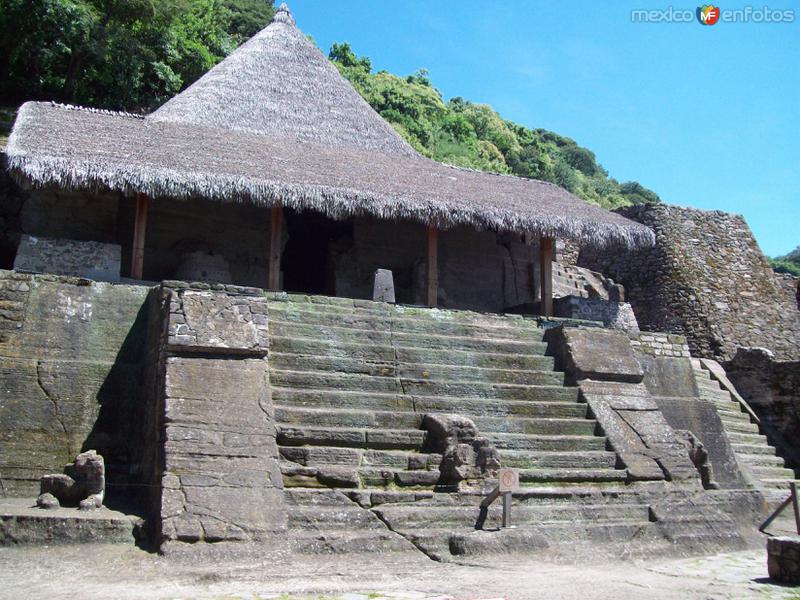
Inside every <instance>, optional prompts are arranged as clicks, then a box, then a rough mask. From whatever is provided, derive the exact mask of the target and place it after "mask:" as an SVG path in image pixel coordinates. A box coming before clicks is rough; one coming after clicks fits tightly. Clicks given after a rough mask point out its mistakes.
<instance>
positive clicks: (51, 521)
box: [0, 497, 144, 547]
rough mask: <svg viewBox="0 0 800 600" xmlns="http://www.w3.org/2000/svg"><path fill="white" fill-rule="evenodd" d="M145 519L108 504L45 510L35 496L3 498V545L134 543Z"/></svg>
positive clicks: (0, 536) (0, 502) (0, 501)
mask: <svg viewBox="0 0 800 600" xmlns="http://www.w3.org/2000/svg"><path fill="white" fill-rule="evenodd" d="M143 525H144V521H143V520H142V519H141V518H140V517H137V516H133V515H127V514H124V513H121V512H118V511H114V510H111V509H109V508H107V507H105V506H103V507H101V508H98V509H97V510H92V511H79V510H78V509H76V508H70V507H60V508H55V509H51V510H42V509H40V508H37V507H36V506H35V501H34V500H31V498H12V497H4V498H0V547H2V546H21V545H48V546H51V545H65V544H97V543H110V544H130V545H131V546H133V544H134V543H135V541H136V538H137V537H138V535H139V533H140V531H141V528H142V526H143Z"/></svg>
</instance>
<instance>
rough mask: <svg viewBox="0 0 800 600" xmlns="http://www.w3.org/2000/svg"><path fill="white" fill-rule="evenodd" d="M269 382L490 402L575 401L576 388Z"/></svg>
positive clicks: (336, 378) (280, 374)
mask: <svg viewBox="0 0 800 600" xmlns="http://www.w3.org/2000/svg"><path fill="white" fill-rule="evenodd" d="M270 383H271V384H272V385H273V386H275V387H283V388H301V389H302V390H304V391H311V390H333V391H345V392H347V391H354V392H377V393H382V394H400V393H404V394H411V395H418V396H455V397H461V398H489V399H492V400H495V399H496V400H531V401H537V400H538V401H553V400H555V401H558V400H561V401H575V400H577V398H578V389H577V388H567V387H563V386H562V385H560V384H558V383H556V384H553V385H519V384H507V383H483V382H479V381H472V382H461V381H425V380H413V379H405V378H398V377H372V376H369V375H349V374H344V373H328V372H314V371H283V370H272V371H271V372H270Z"/></svg>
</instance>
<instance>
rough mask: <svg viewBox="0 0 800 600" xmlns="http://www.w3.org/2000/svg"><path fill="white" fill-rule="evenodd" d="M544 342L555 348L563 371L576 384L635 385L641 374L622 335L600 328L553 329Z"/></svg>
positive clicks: (639, 367) (628, 341)
mask: <svg viewBox="0 0 800 600" xmlns="http://www.w3.org/2000/svg"><path fill="white" fill-rule="evenodd" d="M545 340H546V341H548V342H550V343H551V344H552V345H553V346H555V350H556V354H557V356H559V357H560V359H561V361H562V363H563V367H564V370H565V371H566V372H567V373H569V374H571V375H572V376H573V377H574V378H575V379H576V380H578V381H580V380H581V379H592V380H595V381H622V382H628V383H638V382H640V381H642V378H643V377H644V371H643V370H642V366H641V365H640V364H639V361H638V360H637V359H636V356H635V355H634V353H633V350H632V348H631V345H630V340H629V338H628V336H627V335H625V334H624V333H622V332H621V331H615V330H610V329H599V328H571V327H555V328H552V329H548V330H547V332H546V333H545Z"/></svg>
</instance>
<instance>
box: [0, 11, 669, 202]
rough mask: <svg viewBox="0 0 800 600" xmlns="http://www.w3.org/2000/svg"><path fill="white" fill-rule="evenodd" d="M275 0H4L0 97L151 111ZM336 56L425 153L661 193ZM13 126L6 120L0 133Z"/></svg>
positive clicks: (597, 190)
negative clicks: (619, 180)
mask: <svg viewBox="0 0 800 600" xmlns="http://www.w3.org/2000/svg"><path fill="white" fill-rule="evenodd" d="M273 13H274V8H273V7H272V5H271V3H270V2H268V0H0V104H5V105H12V104H15V105H16V104H20V103H22V102H24V101H26V100H32V99H34V100H57V101H61V102H67V103H72V104H80V105H84V106H94V107H98V108H108V109H121V110H128V111H133V112H147V111H149V110H152V109H153V108H155V107H157V106H160V105H161V104H163V103H164V102H165V101H166V100H167V99H169V98H170V97H172V96H173V95H174V94H176V93H177V92H179V91H180V90H182V89H184V88H185V87H186V86H187V85H189V84H191V83H192V82H193V81H195V80H196V79H197V78H198V77H200V76H201V75H202V74H203V73H205V72H206V71H207V70H208V69H210V68H211V67H212V66H214V65H215V64H216V63H217V62H219V61H220V60H222V58H224V57H225V56H226V55H227V54H229V53H230V52H231V51H232V50H233V49H234V48H236V46H238V45H239V44H241V43H242V42H243V41H244V40H246V39H247V38H249V37H250V36H252V35H253V34H254V33H255V32H256V31H258V30H259V29H261V28H262V27H263V26H264V25H266V23H268V22H269V20H270V19H271V18H272V15H273ZM330 58H331V59H332V60H333V61H334V64H336V66H337V67H338V68H339V70H340V71H341V72H342V73H343V74H344V76H345V77H347V78H348V79H349V80H350V81H351V82H352V83H353V85H354V86H355V88H356V89H357V90H358V91H359V92H360V93H361V94H362V95H363V96H364V98H365V99H366V100H367V101H368V102H369V103H370V104H371V105H372V106H373V107H374V108H375V110H377V111H378V113H380V114H381V115H382V116H383V117H384V118H385V119H386V120H388V121H389V122H390V123H391V124H392V125H393V126H394V127H395V128H396V129H397V130H398V131H399V132H400V134H401V135H403V136H404V137H405V138H406V139H407V140H408V141H409V142H410V143H411V145H412V146H414V147H415V148H416V149H417V150H419V151H420V152H421V153H422V154H424V155H426V156H429V157H431V158H433V159H435V160H439V161H443V162H447V163H450V164H454V165H458V166H463V167H469V168H473V169H480V170H484V171H494V172H498V173H513V174H515V175H519V176H522V177H532V178H536V179H543V180H546V181H552V182H554V183H557V184H559V185H561V186H563V187H565V188H567V189H568V190H570V191H572V192H574V193H575V194H576V195H578V196H579V197H581V198H583V199H585V200H587V201H589V202H592V203H595V204H598V205H600V206H604V207H608V208H613V207H617V206H623V205H627V204H636V203H643V202H658V201H659V198H658V196H657V195H656V194H655V193H654V192H652V191H650V190H648V189H647V188H645V187H643V186H642V185H640V184H638V183H636V182H627V183H619V182H618V181H616V180H614V179H612V178H609V177H608V173H607V172H606V171H605V169H603V167H601V166H600V165H599V164H598V163H597V160H596V158H595V155H594V153H593V152H592V151H591V150H588V149H586V148H582V147H581V146H578V145H577V144H576V143H575V142H574V141H573V140H571V139H569V138H566V137H563V136H560V135H557V134H555V133H553V132H550V131H546V130H544V129H528V128H526V127H523V126H521V125H517V124H516V123H512V122H511V121H507V120H505V119H503V118H502V117H500V115H498V114H497V113H496V112H495V111H494V110H493V109H492V108H491V107H489V106H486V105H483V104H473V103H472V102H469V101H466V100H463V99H462V98H453V99H452V100H450V101H449V102H445V101H444V100H443V98H442V95H441V93H440V92H439V91H438V90H437V89H436V88H435V87H433V85H432V84H431V80H430V77H429V75H428V73H427V71H425V70H424V69H423V70H420V71H418V72H417V73H415V74H413V75H409V76H408V77H405V78H401V77H397V76H396V75H391V74H390V73H387V72H385V71H381V72H379V73H373V72H372V64H371V62H370V60H369V59H368V58H365V57H359V56H356V54H355V53H354V52H353V51H352V50H351V48H350V46H349V45H348V44H334V45H333V48H331V51H330ZM4 129H6V127H4V123H2V122H0V133H2V131H3V130H4Z"/></svg>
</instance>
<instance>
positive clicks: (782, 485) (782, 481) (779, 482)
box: [761, 477, 800, 493]
mask: <svg viewBox="0 0 800 600" xmlns="http://www.w3.org/2000/svg"><path fill="white" fill-rule="evenodd" d="M792 481H794V482H795V484H796V485H797V487H798V488H800V481H797V480H795V479H786V478H783V477H781V478H777V479H771V478H767V477H763V478H761V483H762V484H764V485H765V486H766V487H768V488H771V489H775V490H785V491H786V492H787V493H788V492H789V489H790V488H789V484H790V483H791V482H792Z"/></svg>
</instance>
